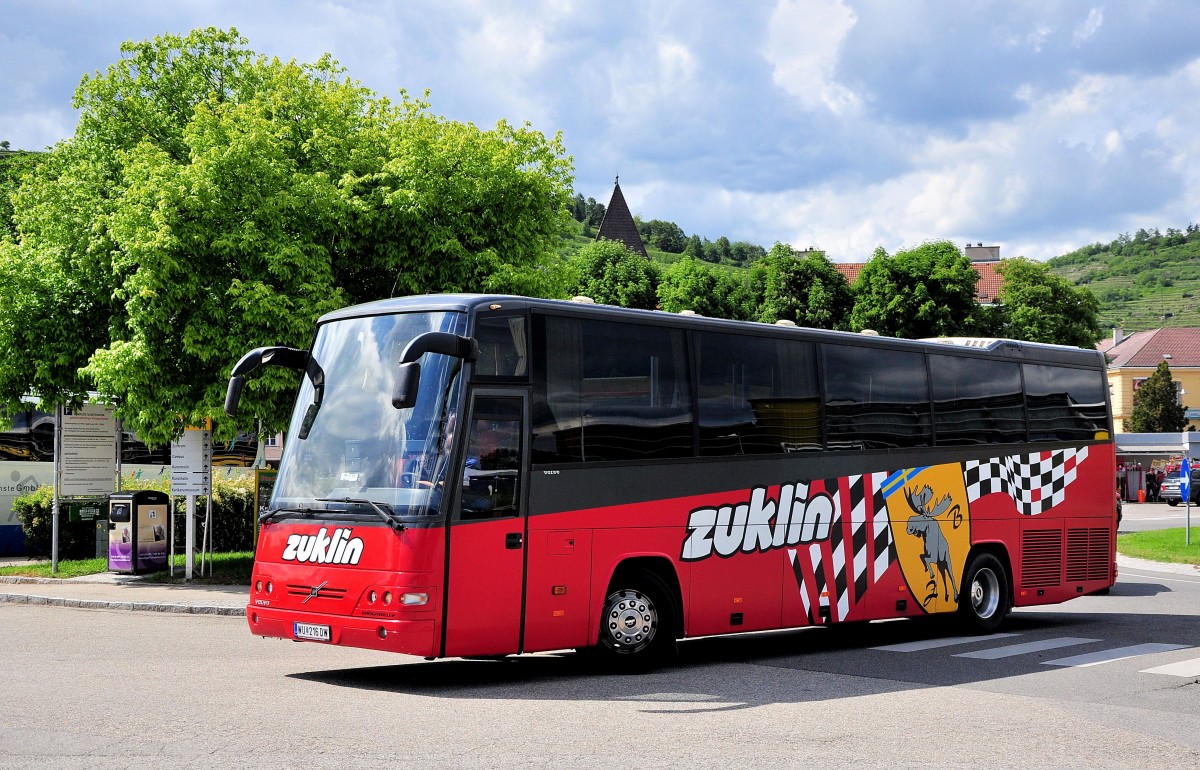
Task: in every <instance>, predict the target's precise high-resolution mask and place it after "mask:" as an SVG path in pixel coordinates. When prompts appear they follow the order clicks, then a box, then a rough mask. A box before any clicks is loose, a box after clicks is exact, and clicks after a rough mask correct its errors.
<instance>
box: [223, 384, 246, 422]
mask: <svg viewBox="0 0 1200 770" xmlns="http://www.w3.org/2000/svg"><path fill="white" fill-rule="evenodd" d="M245 384H246V378H245V377H243V376H242V375H240V374H239V375H236V376H234V377H230V378H229V389H228V390H226V391H225V414H227V415H229V416H230V417H237V410H238V401H241V400H242V387H243V386H244V385H245Z"/></svg>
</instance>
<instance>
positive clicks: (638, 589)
mask: <svg viewBox="0 0 1200 770" xmlns="http://www.w3.org/2000/svg"><path fill="white" fill-rule="evenodd" d="M681 597H682V594H681V592H680V588H679V580H678V578H677V577H676V575H675V572H674V570H673V569H672V568H671V565H670V562H669V561H667V560H666V559H663V558H659V557H639V558H633V559H627V560H626V561H623V562H621V564H620V565H618V566H617V568H616V569H615V570H614V571H613V575H612V578H610V579H609V581H608V587H607V589H606V590H605V592H604V599H603V604H602V605H601V609H600V622H599V624H598V633H599V637H598V639H597V650H598V651H600V652H602V653H604V654H605V655H606V656H607V657H608V658H610V659H611V660H613V661H614V662H619V663H621V664H633V663H634V662H635V661H637V662H638V663H653V662H658V661H661V660H664V659H666V658H670V657H672V656H673V655H674V654H675V652H676V641H677V640H678V639H679V637H680V636H682V628H683V620H682V617H683V611H682V607H683V602H682V598H681ZM647 635H648V636H647Z"/></svg>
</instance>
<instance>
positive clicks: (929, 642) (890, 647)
mask: <svg viewBox="0 0 1200 770" xmlns="http://www.w3.org/2000/svg"><path fill="white" fill-rule="evenodd" d="M1007 636H1020V634H1013V633H1007V634H992V635H991V636H943V637H940V638H938V639H922V640H920V641H916V642H901V643H900V644H885V645H884V646H882V647H872V648H870V649H872V650H883V651H884V652H920V651H921V650H933V649H937V648H938V647H953V646H954V645H956V644H971V643H978V642H984V641H988V640H989V639H1003V638H1004V637H1007Z"/></svg>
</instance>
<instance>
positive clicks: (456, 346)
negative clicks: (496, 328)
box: [392, 332, 479, 409]
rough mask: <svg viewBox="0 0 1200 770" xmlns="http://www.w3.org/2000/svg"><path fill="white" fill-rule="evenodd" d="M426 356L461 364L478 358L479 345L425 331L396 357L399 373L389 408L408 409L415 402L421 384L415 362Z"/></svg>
mask: <svg viewBox="0 0 1200 770" xmlns="http://www.w3.org/2000/svg"><path fill="white" fill-rule="evenodd" d="M426 353H441V354H442V355H445V356H452V357H454V358H459V359H462V360H464V361H474V360H475V359H476V358H478V357H479V343H478V342H476V341H475V340H474V339H472V338H471V337H460V336H459V335H457V334H450V333H449V332H425V333H424V334H422V335H420V336H418V337H416V338H414V339H413V341H412V342H410V343H408V345H407V346H406V347H405V348H404V352H403V353H401V354H400V370H399V372H398V373H397V376H396V388H395V390H393V391H392V406H394V407H395V408H396V409H409V408H411V407H412V406H413V404H415V403H416V402H417V391H418V390H419V389H420V384H421V365H420V364H419V363H417V359H419V358H420V357H421V356H423V355H425V354H426Z"/></svg>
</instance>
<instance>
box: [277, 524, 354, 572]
mask: <svg viewBox="0 0 1200 770" xmlns="http://www.w3.org/2000/svg"><path fill="white" fill-rule="evenodd" d="M350 534H351V530H349V529H335V530H334V531H333V535H332V536H331V535H330V534H329V532H328V530H326V529H325V527H321V529H320V531H319V532H317V534H315V535H288V539H287V545H286V546H285V547H284V549H283V554H282V555H281V556H280V557H279V558H280V559H282V560H283V561H295V562H307V563H309V564H358V560H359V559H360V558H362V552H363V541H362V538H358V537H355V538H352V537H350Z"/></svg>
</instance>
